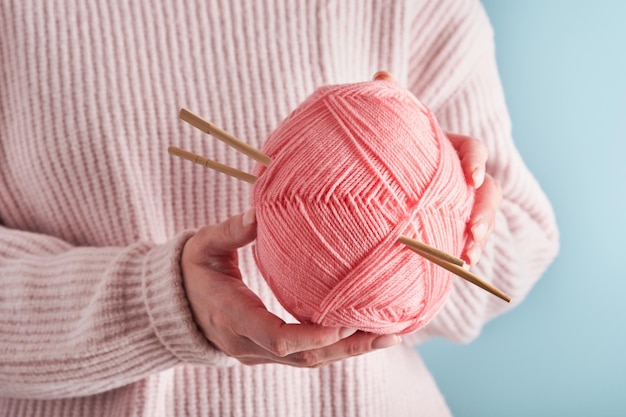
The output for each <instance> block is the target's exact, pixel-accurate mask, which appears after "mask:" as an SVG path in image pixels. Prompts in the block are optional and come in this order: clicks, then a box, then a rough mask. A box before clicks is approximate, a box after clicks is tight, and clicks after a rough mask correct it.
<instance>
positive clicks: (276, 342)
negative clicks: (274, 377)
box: [268, 336, 291, 358]
mask: <svg viewBox="0 0 626 417" xmlns="http://www.w3.org/2000/svg"><path fill="white" fill-rule="evenodd" d="M268 350H269V351H270V352H271V353H272V354H274V355H276V356H278V357H281V358H283V357H285V356H287V355H289V353H291V352H290V350H289V342H288V341H287V339H286V338H284V337H282V336H275V337H272V338H271V339H270V340H269V342H268Z"/></svg>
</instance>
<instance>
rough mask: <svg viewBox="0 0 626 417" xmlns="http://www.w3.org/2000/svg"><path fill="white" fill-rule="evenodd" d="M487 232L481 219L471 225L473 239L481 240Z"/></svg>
mask: <svg viewBox="0 0 626 417" xmlns="http://www.w3.org/2000/svg"><path fill="white" fill-rule="evenodd" d="M486 234H487V225H486V224H485V222H483V221H478V222H477V223H476V224H474V225H473V226H472V236H473V237H474V240H483V238H484V237H485V235H486Z"/></svg>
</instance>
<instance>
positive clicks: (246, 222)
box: [206, 208, 256, 253]
mask: <svg viewBox="0 0 626 417" xmlns="http://www.w3.org/2000/svg"><path fill="white" fill-rule="evenodd" d="M207 233H209V236H207V240H206V249H208V250H210V251H211V252H213V253H218V252H232V251H234V250H237V249H238V248H240V247H242V246H245V245H247V244H248V243H250V242H252V241H253V240H254V239H255V238H256V214H255V210H254V208H251V209H249V210H248V211H246V212H245V213H242V214H238V215H236V216H233V217H230V218H228V219H226V220H224V221H223V222H221V223H219V224H216V225H214V226H212V227H210V228H209V229H208V230H207Z"/></svg>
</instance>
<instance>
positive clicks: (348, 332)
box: [339, 327, 357, 339]
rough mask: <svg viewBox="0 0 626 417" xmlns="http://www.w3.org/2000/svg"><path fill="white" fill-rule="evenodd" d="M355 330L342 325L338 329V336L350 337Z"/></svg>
mask: <svg viewBox="0 0 626 417" xmlns="http://www.w3.org/2000/svg"><path fill="white" fill-rule="evenodd" d="M356 332H357V329H351V328H350V327H343V328H342V329H341V330H339V337H340V338H342V339H345V338H346V337H350V336H352V335H353V334H355V333H356Z"/></svg>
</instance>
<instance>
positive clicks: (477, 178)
mask: <svg viewBox="0 0 626 417" xmlns="http://www.w3.org/2000/svg"><path fill="white" fill-rule="evenodd" d="M446 135H447V136H448V139H449V140H450V142H451V143H452V146H454V148H455V149H456V151H457V153H458V154H459V158H460V160H461V166H462V168H463V173H464V174H465V178H467V179H468V180H470V182H471V184H472V185H473V186H474V187H475V188H479V187H480V186H481V185H482V184H483V182H484V178H485V164H486V163H487V157H488V152H487V147H486V146H485V144H484V143H482V142H481V141H480V140H478V139H474V138H472V137H469V136H464V135H457V134H455V133H446Z"/></svg>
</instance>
